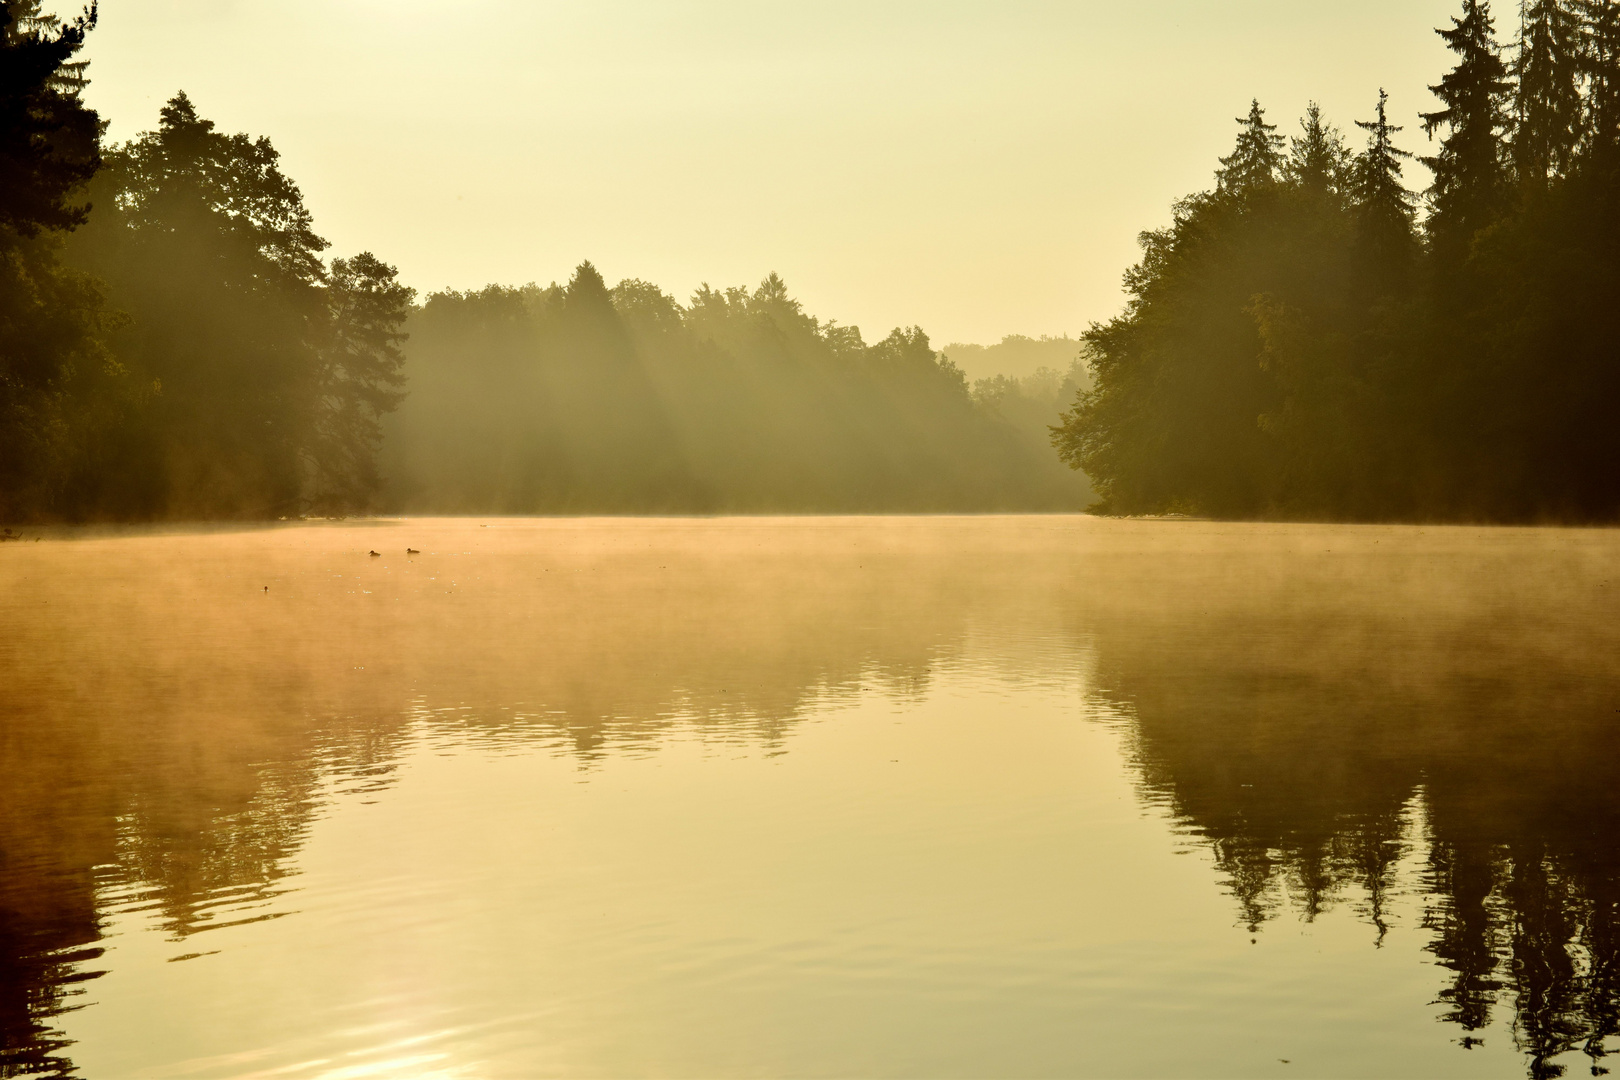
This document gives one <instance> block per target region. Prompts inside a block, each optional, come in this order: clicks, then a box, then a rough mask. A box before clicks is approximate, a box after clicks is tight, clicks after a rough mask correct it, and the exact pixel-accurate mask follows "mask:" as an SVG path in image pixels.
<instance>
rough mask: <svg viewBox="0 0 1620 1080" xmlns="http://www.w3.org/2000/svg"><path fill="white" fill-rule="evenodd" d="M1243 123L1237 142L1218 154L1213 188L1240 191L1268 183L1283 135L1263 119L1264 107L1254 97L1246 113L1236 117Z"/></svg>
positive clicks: (1273, 175) (1271, 180) (1279, 159)
mask: <svg viewBox="0 0 1620 1080" xmlns="http://www.w3.org/2000/svg"><path fill="white" fill-rule="evenodd" d="M1237 122H1238V123H1239V124H1241V125H1243V130H1242V131H1240V132H1239V133H1238V140H1237V146H1236V147H1234V148H1233V150H1232V152H1231V153H1230V154H1228V155H1227V156H1226V157H1223V158H1221V167H1220V168H1219V169H1217V170H1216V171H1215V181H1216V184H1217V190H1218V191H1220V192H1221V193H1222V194H1244V193H1247V192H1250V191H1254V190H1256V189H1257V188H1262V187H1265V186H1267V185H1269V184H1272V183H1274V182H1275V181H1276V179H1277V170H1278V169H1279V168H1280V167H1281V165H1282V145H1283V138H1282V136H1281V135H1278V134H1276V131H1277V125H1276V124H1268V123H1266V113H1265V110H1264V109H1262V108H1260V102H1259V100H1258V99H1256V100H1254V101H1252V102H1250V104H1249V115H1248V116H1246V117H1242V116H1240V117H1238V118H1237Z"/></svg>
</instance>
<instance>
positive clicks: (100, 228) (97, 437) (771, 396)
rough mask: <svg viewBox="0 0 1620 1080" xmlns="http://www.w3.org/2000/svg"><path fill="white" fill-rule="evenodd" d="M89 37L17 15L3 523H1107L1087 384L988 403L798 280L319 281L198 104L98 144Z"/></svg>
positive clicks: (305, 230)
mask: <svg viewBox="0 0 1620 1080" xmlns="http://www.w3.org/2000/svg"><path fill="white" fill-rule="evenodd" d="M95 21H96V16H95V11H94V8H91V9H90V10H88V11H87V12H85V13H84V14H83V15H82V16H81V17H79V18H77V19H75V20H73V21H70V22H63V21H61V20H59V19H57V18H55V17H53V16H50V15H48V14H43V13H42V12H41V10H40V7H39V3H38V0H0V180H3V182H0V520H8V521H14V520H23V519H31V520H48V519H55V520H87V519H88V520H95V519H100V520H138V519H153V518H216V517H239V518H269V517H295V516H299V515H308V514H318V515H342V514H352V513H359V512H364V511H367V510H373V509H379V508H386V509H394V510H402V509H404V510H411V511H417V512H495V511H504V512H525V513H527V512H583V511H606V512H646V511H688V512H704V511H721V510H784V511H787V510H946V509H956V510H991V509H1077V508H1079V507H1081V506H1083V505H1084V504H1085V502H1086V501H1087V500H1088V498H1089V497H1090V496H1089V491H1088V489H1087V486H1086V484H1085V482H1084V480H1083V479H1082V478H1080V477H1078V476H1076V475H1074V474H1072V473H1070V472H1069V471H1068V470H1067V469H1064V468H1063V467H1062V466H1061V464H1060V463H1058V462H1056V461H1055V460H1054V459H1053V457H1052V455H1051V451H1050V447H1049V446H1048V445H1047V438H1048V437H1047V433H1046V430H1045V428H1046V425H1047V424H1048V423H1050V421H1051V419H1052V418H1054V417H1055V416H1056V415H1057V413H1058V412H1059V410H1060V408H1061V400H1064V399H1066V398H1067V397H1070V396H1072V395H1073V393H1074V391H1075V389H1076V388H1077V387H1078V386H1079V385H1081V383H1080V382H1076V383H1075V384H1074V385H1071V386H1069V387H1067V388H1066V389H1065V388H1063V387H1062V386H1061V381H1062V376H1058V377H1057V378H1056V379H1055V380H1054V378H1053V377H1052V375H1051V373H1045V374H1043V375H1041V376H1039V377H1035V378H1032V379H1025V380H1022V381H1017V380H1015V381H1013V382H1011V383H1009V382H1007V381H1006V380H1002V381H1000V382H996V381H994V380H992V381H991V382H989V383H986V384H985V385H984V386H983V387H981V388H980V391H979V392H978V393H975V392H974V391H973V390H972V389H970V387H969V386H968V384H967V381H966V379H965V378H964V376H963V375H962V373H961V372H960V371H959V370H957V369H956V367H955V366H954V365H952V364H951V363H950V362H949V360H947V359H946V358H945V357H944V356H942V355H941V354H939V353H937V352H936V351H934V350H933V349H932V348H931V347H930V345H929V342H928V338H927V336H926V335H925V334H924V333H923V332H922V331H921V330H919V329H917V328H912V329H909V330H896V331H895V332H894V333H893V334H891V335H889V337H887V338H886V339H884V340H883V341H881V342H878V343H876V344H872V345H868V344H866V343H865V342H864V341H863V340H862V338H861V335H860V332H859V331H858V330H857V329H855V328H854V327H845V326H839V325H837V324H836V323H831V322H821V321H819V320H817V319H815V318H813V317H811V316H808V315H806V314H805V313H804V312H802V311H801V310H800V307H799V305H798V304H797V303H796V302H795V301H793V300H792V299H791V298H790V297H789V296H788V295H787V293H786V290H785V288H784V287H783V285H782V283H781V281H780V280H779V279H777V278H775V277H774V276H773V277H771V278H770V279H768V280H767V281H766V282H765V283H764V284H763V285H761V286H760V287H759V288H758V289H755V290H753V291H748V290H742V289H728V290H724V291H717V290H712V289H709V288H707V287H705V288H703V289H702V290H700V291H699V292H698V293H697V294H696V295H695V296H694V297H693V298H692V300H691V302H690V304H688V305H685V306H683V305H680V304H677V303H676V302H675V301H674V300H673V299H671V298H670V297H668V296H666V295H665V294H663V293H662V292H660V291H659V290H658V289H656V288H654V287H653V286H651V285H648V284H646V283H644V282H639V281H625V282H621V283H620V284H619V285H617V286H615V287H613V288H611V289H610V288H608V287H607V285H606V283H605V282H603V280H602V279H601V277H600V275H599V274H597V273H596V271H595V270H594V269H593V268H591V267H590V265H589V264H584V265H582V266H581V267H580V268H579V271H578V272H577V273H576V274H575V276H574V278H573V280H572V281H571V282H570V283H569V284H568V285H567V286H558V285H553V286H551V287H549V288H538V287H535V286H529V287H526V288H520V289H504V288H498V287H491V288H489V289H486V290H483V291H482V292H476V293H468V294H460V293H452V292H446V293H440V294H435V295H433V296H431V297H429V298H428V299H427V301H426V302H425V303H423V304H422V305H420V306H417V305H416V303H415V295H414V293H413V292H412V290H410V289H408V288H406V287H404V286H402V285H401V284H400V283H399V282H398V280H397V276H396V273H395V270H394V268H393V267H391V266H388V265H387V264H385V263H384V262H382V261H381V260H379V259H378V258H376V257H375V256H373V255H371V254H369V253H362V254H359V255H356V256H354V257H352V258H347V259H343V258H335V259H332V260H330V261H329V262H328V261H326V259H325V258H324V252H325V251H326V249H327V247H328V245H327V243H326V241H325V240H323V239H322V238H321V237H320V236H319V235H317V234H316V232H315V231H314V225H313V221H312V219H311V215H310V213H309V211H308V210H307V208H306V207H305V206H304V203H303V198H302V195H301V194H300V192H299V190H298V187H297V185H296V184H294V183H293V182H292V180H290V179H289V178H288V177H287V176H286V175H285V174H284V173H283V172H282V171H281V168H280V162H279V158H278V155H277V153H276V151H275V149H274V147H272V146H271V144H270V142H269V140H267V139H264V138H258V139H253V138H249V137H248V136H245V135H227V134H224V133H222V132H220V131H218V130H216V128H215V126H214V124H213V123H212V122H211V121H209V120H207V119H204V118H203V117H202V116H201V115H199V113H198V111H197V110H196V108H195V107H194V106H193V105H192V103H191V102H190V101H189V100H188V99H187V98H186V96H185V95H184V94H180V95H178V96H176V97H175V98H174V99H173V100H171V101H170V102H168V104H167V105H166V106H165V107H164V108H163V109H162V112H161V115H160V120H159V124H158V127H157V129H156V130H155V131H150V132H147V133H145V134H142V135H139V136H137V137H136V138H134V139H132V140H130V141H128V142H126V143H123V144H121V145H117V146H111V147H103V146H102V144H101V132H102V128H103V125H102V123H101V119H100V118H99V117H98V116H97V115H96V113H95V112H94V111H92V110H91V109H89V108H87V107H86V106H85V104H84V102H83V100H82V98H81V93H80V92H81V90H82V89H83V87H84V85H85V82H86V80H85V74H86V72H85V62H84V61H82V60H79V59H77V58H76V57H77V54H78V52H79V50H80V49H81V47H82V46H83V44H84V41H85V37H86V34H87V33H89V32H90V30H91V29H92V28H93V27H94V25H95ZM411 335H414V336H415V338H416V341H415V343H414V344H413V345H412V346H411V351H410V356H409V359H408V360H407V356H406V352H405V342H406V340H407V337H408V336H411ZM1071 355H1072V354H1071ZM1075 370H1076V372H1079V371H1080V369H1078V368H1076V369H1075ZM407 388H409V390H410V394H409V396H407ZM402 402H407V403H408V404H407V405H406V407H405V408H404V409H403V411H401V412H400V413H399V414H398V415H397V416H396V417H394V418H393V419H392V421H391V422H390V424H389V425H388V429H387V433H388V442H389V445H388V447H387V450H386V454H385V466H386V470H387V472H386V474H385V471H384V469H383V468H380V467H379V451H380V450H381V449H382V447H383V443H384V425H383V420H384V418H385V417H387V416H388V415H389V414H391V413H393V412H394V411H395V410H396V409H398V408H399V407H400V405H401V403H402Z"/></svg>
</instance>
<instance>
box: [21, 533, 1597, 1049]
mask: <svg viewBox="0 0 1620 1080" xmlns="http://www.w3.org/2000/svg"><path fill="white" fill-rule="evenodd" d="M407 546H409V547H412V548H418V549H420V554H417V555H410V556H407V555H406V553H405V549H406V548H407ZM373 549H374V550H376V551H379V552H382V555H381V556H380V557H372V556H370V555H368V554H367V552H368V551H370V550H373ZM1617 570H1620V534H1617V533H1616V532H1613V531H1604V530H1568V531H1565V530H1509V529H1490V530H1486V529H1467V528H1405V527H1402V528H1395V527H1355V528H1346V527H1325V526H1305V525H1228V524H1210V523H1203V522H1194V521H1156V522H1155V521H1134V522H1122V521H1107V520H1096V519H1089V518H1083V517H1072V518H1065V517H1030V518H1019V517H984V518H895V519H882V518H865V519H834V518H812V519H737V520H597V521H590V520H499V521H497V520H482V521H479V520H405V521H386V522H365V523H345V524H299V525H287V526H282V527H275V528H260V529H236V530H228V529H216V530H208V531H201V532H184V531H157V530H152V531H124V532H119V533H85V532H74V533H68V532H61V533H55V534H47V535H46V537H45V539H44V540H43V541H41V542H38V543H34V542H25V543H8V544H4V545H0V1040H3V1042H0V1046H3V1049H0V1075H3V1076H18V1075H33V1074H36V1073H42V1074H51V1073H73V1074H77V1075H83V1076H85V1077H90V1078H106V1077H114V1078H116V1077H135V1076H157V1077H171V1076H172V1077H245V1076H252V1077H277V1078H301V1077H326V1078H339V1077H527V1076H545V1075H564V1076H632V1075H634V1076H641V1075H669V1076H726V1075H771V1076H835V1075H836V1076H851V1075H861V1076H866V1075H872V1076H886V1075H904V1076H967V1075H999V1076H1057V1075H1073V1076H1262V1077H1264V1076H1277V1077H1290V1076H1293V1077H1298V1076H1373V1075H1396V1076H1413V1075H1422V1076H1470V1077H1482V1076H1525V1075H1531V1076H1554V1075H1559V1074H1560V1072H1561V1071H1565V1070H1567V1071H1568V1072H1569V1073H1570V1074H1572V1075H1574V1074H1581V1073H1586V1072H1588V1071H1591V1072H1593V1073H1597V1072H1601V1071H1602V1070H1603V1068H1604V1054H1605V1051H1606V1050H1616V1049H1620V1038H1617V1036H1616V1032H1617V1030H1620V877H1617V874H1620V849H1617V847H1616V835H1617V833H1616V828H1617V826H1620V794H1617V785H1616V783H1615V772H1616V769H1615V762H1616V758H1615V750H1616V748H1617V746H1620V601H1617V596H1616V592H1617V590H1620V573H1617ZM266 587H268V589H267V588H266Z"/></svg>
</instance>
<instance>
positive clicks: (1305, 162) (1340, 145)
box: [1283, 101, 1350, 192]
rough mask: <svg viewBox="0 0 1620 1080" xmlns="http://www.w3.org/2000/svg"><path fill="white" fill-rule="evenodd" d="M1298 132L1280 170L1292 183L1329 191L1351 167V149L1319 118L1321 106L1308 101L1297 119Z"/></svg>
mask: <svg viewBox="0 0 1620 1080" xmlns="http://www.w3.org/2000/svg"><path fill="white" fill-rule="evenodd" d="M1299 126H1300V134H1298V135H1295V136H1294V137H1293V138H1292V139H1291V140H1289V148H1288V162H1287V164H1286V165H1285V166H1284V168H1283V171H1284V172H1285V173H1286V174H1287V176H1288V178H1289V179H1290V180H1291V181H1293V182H1294V183H1296V184H1298V185H1300V186H1301V187H1303V188H1306V189H1307V190H1311V191H1318V192H1332V191H1337V190H1338V189H1340V188H1341V187H1342V186H1343V183H1344V180H1345V178H1346V174H1347V173H1348V171H1349V166H1350V151H1349V150H1348V149H1347V148H1346V147H1345V145H1344V136H1343V135H1342V134H1340V132H1339V129H1338V128H1336V127H1334V126H1333V125H1332V124H1330V123H1328V122H1327V121H1325V120H1323V119H1322V109H1321V106H1319V105H1317V104H1316V102H1314V101H1313V102H1311V103H1310V105H1309V106H1308V107H1307V108H1306V110H1305V115H1304V116H1303V117H1301V118H1300V121H1299Z"/></svg>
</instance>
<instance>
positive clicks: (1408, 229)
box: [1351, 89, 1415, 287]
mask: <svg viewBox="0 0 1620 1080" xmlns="http://www.w3.org/2000/svg"><path fill="white" fill-rule="evenodd" d="M1388 106H1389V94H1387V93H1386V92H1385V91H1384V90H1383V89H1380V90H1379V91H1378V109H1377V117H1376V119H1373V120H1357V121H1356V127H1358V128H1361V129H1362V130H1363V131H1365V132H1367V133H1368V138H1367V148H1366V149H1365V150H1363V151H1362V152H1361V153H1359V154H1357V155H1356V159H1355V163H1354V165H1353V166H1352V169H1351V177H1352V179H1351V195H1352V200H1353V203H1354V206H1355V210H1356V217H1357V232H1358V240H1359V242H1360V244H1361V246H1362V248H1363V249H1364V251H1365V252H1366V254H1367V255H1368V256H1369V258H1368V262H1370V263H1371V265H1372V267H1373V268H1374V270H1375V272H1376V273H1379V274H1382V275H1388V276H1389V278H1390V279H1391V280H1389V281H1388V282H1387V285H1388V286H1392V287H1394V286H1399V285H1403V284H1405V279H1406V270H1407V267H1408V266H1409V265H1410V263H1411V258H1412V220H1413V215H1414V213H1415V208H1414V202H1415V200H1414V199H1413V196H1412V193H1411V192H1410V191H1408V190H1407V189H1406V184H1405V183H1404V182H1403V181H1402V180H1401V161H1402V159H1403V158H1410V157H1411V156H1412V155H1411V154H1409V153H1408V152H1406V151H1405V150H1402V149H1400V148H1399V147H1397V146H1396V145H1395V134H1396V133H1397V132H1399V131H1400V130H1401V128H1400V127H1399V126H1397V125H1395V124H1391V123H1390V122H1389V111H1388Z"/></svg>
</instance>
